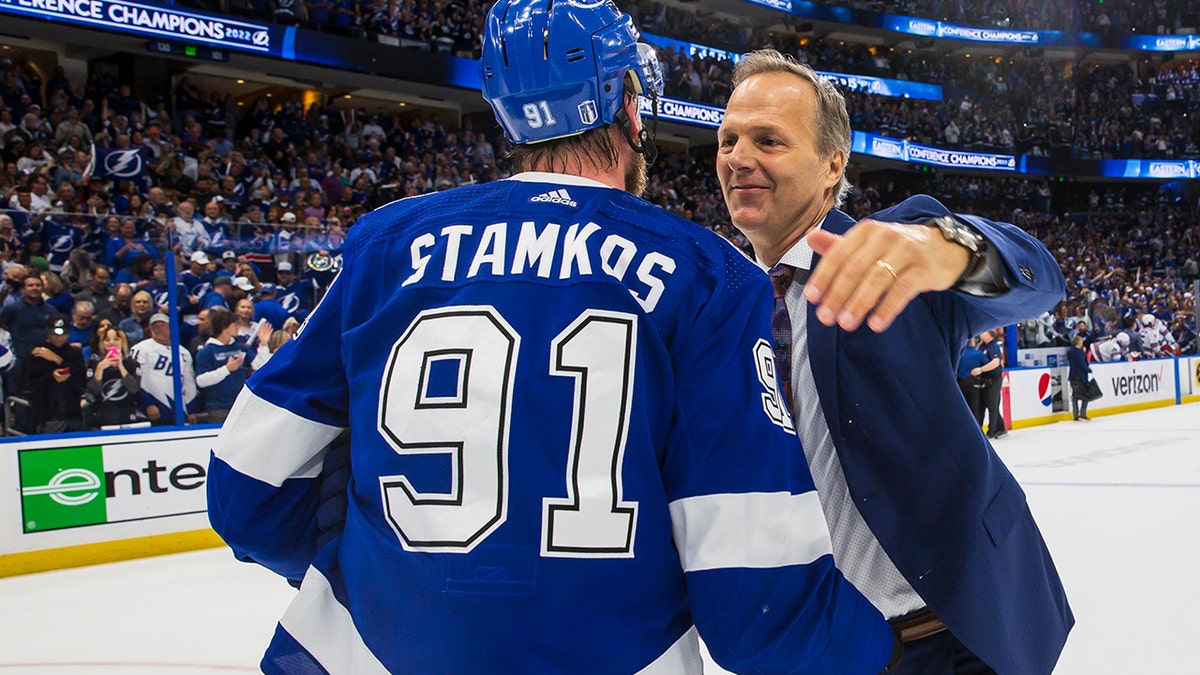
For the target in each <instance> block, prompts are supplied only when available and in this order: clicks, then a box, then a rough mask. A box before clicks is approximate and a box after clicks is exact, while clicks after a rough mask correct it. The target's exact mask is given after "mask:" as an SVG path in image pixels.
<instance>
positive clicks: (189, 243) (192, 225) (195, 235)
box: [168, 201, 211, 256]
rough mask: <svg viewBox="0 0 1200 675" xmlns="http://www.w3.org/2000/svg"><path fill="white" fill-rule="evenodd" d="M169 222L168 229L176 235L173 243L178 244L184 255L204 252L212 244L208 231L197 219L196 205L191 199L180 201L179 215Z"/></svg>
mask: <svg viewBox="0 0 1200 675" xmlns="http://www.w3.org/2000/svg"><path fill="white" fill-rule="evenodd" d="M168 223H169V225H168V231H169V232H171V233H173V234H174V237H175V238H174V239H173V240H172V243H173V244H175V245H178V246H179V250H180V251H182V252H183V254H184V255H189V256H190V255H192V253H193V252H202V251H204V250H205V249H207V248H208V247H209V246H210V244H211V242H210V240H209V238H208V232H207V230H206V229H205V228H204V226H203V225H202V224H201V223H200V221H199V220H197V219H196V205H195V204H193V203H192V202H191V201H183V202H180V204H179V209H178V215H176V216H175V217H174V218H172V219H170V220H169V221H168Z"/></svg>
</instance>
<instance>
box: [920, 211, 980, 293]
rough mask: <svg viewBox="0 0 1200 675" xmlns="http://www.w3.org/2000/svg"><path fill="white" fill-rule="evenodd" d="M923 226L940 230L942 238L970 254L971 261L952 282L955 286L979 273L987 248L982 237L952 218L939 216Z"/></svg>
mask: <svg viewBox="0 0 1200 675" xmlns="http://www.w3.org/2000/svg"><path fill="white" fill-rule="evenodd" d="M925 224H926V225H934V226H936V227H937V228H938V229H939V230H941V232H942V237H943V238H944V239H945V240H946V241H952V242H954V243H956V244H958V245H959V246H962V247H963V248H965V249H967V251H968V252H970V254H971V259H970V260H969V261H968V262H967V269H966V270H964V271H963V273H962V276H960V277H959V278H958V281H956V282H954V285H955V286H958V285H959V284H962V283H964V282H966V281H969V280H970V279H971V278H972V277H974V276H975V274H976V273H977V272H979V267H980V265H982V264H983V261H984V257H985V254H986V253H987V246H988V244H987V240H986V239H984V238H983V236H982V235H980V234H979V233H978V232H976V231H975V230H973V229H971V228H970V227H969V226H967V225H966V224H964V223H963V222H962V221H960V220H958V219H957V218H955V217H954V216H939V217H937V218H934V219H932V220H928V221H926V222H925Z"/></svg>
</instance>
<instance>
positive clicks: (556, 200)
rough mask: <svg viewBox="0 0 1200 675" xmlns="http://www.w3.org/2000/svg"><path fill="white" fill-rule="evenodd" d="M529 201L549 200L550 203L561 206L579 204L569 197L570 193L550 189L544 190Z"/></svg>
mask: <svg viewBox="0 0 1200 675" xmlns="http://www.w3.org/2000/svg"><path fill="white" fill-rule="evenodd" d="M529 201H531V202H549V203H551V204H562V205H563V206H579V204H577V203H575V200H574V199H571V195H569V194H567V191H566V190H551V191H550V192H544V193H542V194H540V195H538V196H536V197H534V198H532V199H530V200H529Z"/></svg>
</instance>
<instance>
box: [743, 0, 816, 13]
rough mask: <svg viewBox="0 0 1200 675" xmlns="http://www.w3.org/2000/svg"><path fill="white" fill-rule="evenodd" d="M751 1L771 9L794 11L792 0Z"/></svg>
mask: <svg viewBox="0 0 1200 675" xmlns="http://www.w3.org/2000/svg"><path fill="white" fill-rule="evenodd" d="M749 1H750V2H753V3H754V4H756V5H762V6H763V7H770V8H771V9H777V10H779V11H781V12H787V13H788V14H791V13H792V0H749ZM805 4H808V3H805Z"/></svg>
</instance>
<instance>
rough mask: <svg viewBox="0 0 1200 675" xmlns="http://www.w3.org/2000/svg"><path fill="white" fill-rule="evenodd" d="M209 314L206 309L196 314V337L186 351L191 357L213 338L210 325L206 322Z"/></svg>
mask: <svg viewBox="0 0 1200 675" xmlns="http://www.w3.org/2000/svg"><path fill="white" fill-rule="evenodd" d="M209 314H210V310H208V309H202V310H200V312H199V313H198V314H196V335H195V336H193V337H192V339H191V340H190V341H189V342H188V344H187V349H188V351H189V352H191V353H192V356H195V355H196V352H198V351H200V348H201V347H203V346H204V343H206V342H208V339H209V338H210V337H212V336H213V333H212V324H211V323H209V321H208V316H209Z"/></svg>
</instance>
